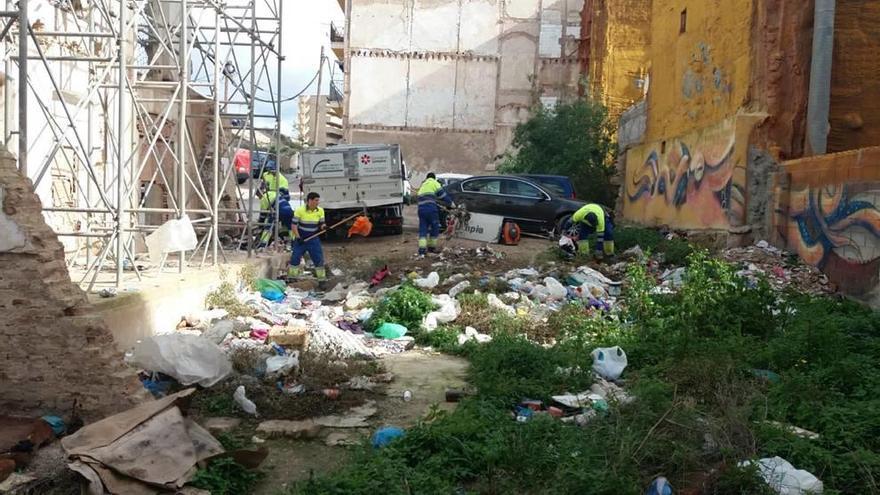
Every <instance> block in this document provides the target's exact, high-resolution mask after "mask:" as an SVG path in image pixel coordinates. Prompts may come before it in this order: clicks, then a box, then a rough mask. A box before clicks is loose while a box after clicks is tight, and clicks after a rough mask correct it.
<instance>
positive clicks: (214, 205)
mask: <svg viewBox="0 0 880 495" xmlns="http://www.w3.org/2000/svg"><path fill="white" fill-rule="evenodd" d="M214 12H215V13H214V160H213V161H214V163H213V167H212V168H213V170H212V172H213V174H214V177H213V180H212V184H213V185H212V187H211V209H212V210H213V213H212V216H211V219H212V222H211V261H212V263H213V264H214V265H216V264H217V250H218V247H219V245H220V235H219V230H218V229H219V226H218V224H219V222H220V212H218V211H217V209H218V208H219V207H220V194H219V189H218V186H219V184H217V181H218V180H219V175H220V9H217V10H215V11H214ZM205 252H206V253H207V248H205Z"/></svg>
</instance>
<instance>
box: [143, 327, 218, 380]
mask: <svg viewBox="0 0 880 495" xmlns="http://www.w3.org/2000/svg"><path fill="white" fill-rule="evenodd" d="M132 362H133V363H135V364H136V365H137V366H140V367H141V368H143V369H145V370H149V371H159V372H162V373H165V374H166V375H168V376H171V377H173V378H174V379H175V380H177V381H178V382H180V383H181V384H182V385H192V384H193V383H198V384H199V385H201V386H203V387H210V386H212V385H214V384H215V383H217V382H219V381H220V380H222V379H224V378H226V376H227V375H229V373H231V372H232V364H230V362H229V359H227V357H226V355H225V354H223V351H221V350H220V347H218V346H217V344H215V343H213V342H212V341H211V340H209V339H203V338H202V337H201V336H196V335H181V334H168V335H156V336H153V337H150V338H148V339H146V340H144V341H143V342H141V343H139V344H138V345H136V346H135V348H134V352H133V354H132Z"/></svg>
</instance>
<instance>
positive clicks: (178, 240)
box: [144, 215, 198, 264]
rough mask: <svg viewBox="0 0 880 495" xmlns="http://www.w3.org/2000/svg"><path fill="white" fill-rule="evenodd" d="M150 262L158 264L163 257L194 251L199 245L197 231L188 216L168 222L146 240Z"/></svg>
mask: <svg viewBox="0 0 880 495" xmlns="http://www.w3.org/2000/svg"><path fill="white" fill-rule="evenodd" d="M144 243H145V244H146V245H147V252H148V254H149V256H150V261H151V262H153V263H154V264H158V263H160V262H161V261H162V257H163V255H165V254H167V253H177V252H182V251H192V250H193V249H195V248H196V245H197V244H198V238H197V237H196V231H195V229H193V226H192V223H191V222H190V220H189V216H188V215H183V216H182V217H180V218H175V219H172V220H168V221H167V222H165V223H163V224H162V225H161V226H160V227H159V228H158V229H156V230H154V231H153V232H152V233H151V234H150V235H148V236H147V237H146V238H145V239H144Z"/></svg>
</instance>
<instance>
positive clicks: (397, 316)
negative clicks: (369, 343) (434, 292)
mask: <svg viewBox="0 0 880 495" xmlns="http://www.w3.org/2000/svg"><path fill="white" fill-rule="evenodd" d="M433 309H435V307H434V303H432V302H431V296H430V295H428V294H425V293H424V292H422V291H421V290H419V289H418V288H416V287H414V286H412V285H410V284H404V285H403V286H401V287H400V288H399V289H397V290H395V291H393V292H390V293H388V295H386V296H385V298H384V299H382V301H381V302H380V303H379V305H378V306H376V310H375V311H374V312H373V316H372V317H370V319H369V320H367V324H366V326H365V330H367V331H368V332H374V331H376V329H377V328H379V327H381V326H382V324H383V323H386V322H387V323H397V324H398V325H403V326H405V327H406V328H407V330H408V331H409V334H410V335H413V334H417V333H418V332H419V330H421V327H422V320H423V319H424V318H425V315H426V314H428V313H429V312H431V311H432V310H433Z"/></svg>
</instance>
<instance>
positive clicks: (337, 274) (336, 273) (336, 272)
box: [330, 268, 342, 277]
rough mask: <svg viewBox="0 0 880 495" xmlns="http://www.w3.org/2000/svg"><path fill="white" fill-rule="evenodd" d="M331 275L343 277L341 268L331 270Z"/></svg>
mask: <svg viewBox="0 0 880 495" xmlns="http://www.w3.org/2000/svg"><path fill="white" fill-rule="evenodd" d="M330 274H331V275H333V276H334V277H341V276H342V270H340V269H339V268H333V269H331V270H330Z"/></svg>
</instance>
